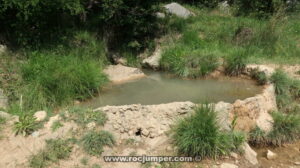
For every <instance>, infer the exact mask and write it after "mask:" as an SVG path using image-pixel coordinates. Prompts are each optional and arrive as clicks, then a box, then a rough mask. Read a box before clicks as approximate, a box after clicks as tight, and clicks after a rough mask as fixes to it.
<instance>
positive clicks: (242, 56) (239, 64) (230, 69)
mask: <svg viewBox="0 0 300 168" xmlns="http://www.w3.org/2000/svg"><path fill="white" fill-rule="evenodd" d="M247 56H248V53H247V51H244V50H236V51H235V52H234V53H233V54H232V55H231V56H228V57H227V58H226V60H225V62H226V63H225V73H226V74H227V75H230V76H239V75H241V74H242V72H243V71H244V70H245V68H246V63H247Z"/></svg>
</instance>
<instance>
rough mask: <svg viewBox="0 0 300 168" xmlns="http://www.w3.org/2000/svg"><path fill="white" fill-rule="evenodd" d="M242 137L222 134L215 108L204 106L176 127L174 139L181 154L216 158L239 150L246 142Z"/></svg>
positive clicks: (231, 133) (227, 133)
mask: <svg viewBox="0 0 300 168" xmlns="http://www.w3.org/2000/svg"><path fill="white" fill-rule="evenodd" d="M241 136H242V135H241V134H235V133H233V132H225V133H223V132H220V129H219V127H218V125H217V121H216V113H215V112H214V110H213V108H212V107H209V106H208V105H203V106H201V107H199V108H197V109H196V110H195V114H194V115H191V116H189V117H187V118H185V119H183V120H181V121H180V122H179V123H178V125H176V127H175V128H174V135H173V139H174V144H175V145H176V146H177V147H178V152H179V153H180V154H185V155H188V156H200V157H202V158H204V157H213V158H215V157H218V156H221V155H226V154H229V153H230V151H232V150H234V149H237V148H238V146H239V145H240V144H241V143H242V142H241V141H244V138H242V137H241Z"/></svg>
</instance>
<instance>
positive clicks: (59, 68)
mask: <svg viewBox="0 0 300 168" xmlns="http://www.w3.org/2000/svg"><path fill="white" fill-rule="evenodd" d="M22 77H23V79H24V82H25V84H26V87H25V89H24V92H25V94H24V105H25V106H26V107H29V108H33V109H38V108H41V107H45V106H52V105H63V104H65V103H68V102H70V101H71V100H73V99H80V100H82V99H85V98H87V97H91V96H92V95H93V94H94V93H95V92H96V91H98V89H99V88H100V87H101V86H102V85H103V84H105V83H106V82H107V78H106V76H105V75H104V74H103V73H102V72H101V65H100V64H99V63H98V62H95V61H93V60H92V59H86V60H84V59H82V58H78V57H74V56H72V55H69V56H58V55H56V54H53V53H38V52H37V53H32V54H31V56H30V59H29V60H28V62H27V63H25V64H24V65H23V66H22Z"/></svg>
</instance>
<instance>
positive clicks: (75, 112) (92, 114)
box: [67, 106, 107, 126]
mask: <svg viewBox="0 0 300 168" xmlns="http://www.w3.org/2000/svg"><path fill="white" fill-rule="evenodd" d="M68 112H69V114H70V117H69V118H67V119H69V120H73V121H75V122H76V123H78V124H79V125H81V126H85V125H86V124H88V123H90V122H95V124H96V125H98V126H103V125H104V124H105V122H106V120H107V117H106V115H105V113H103V112H101V111H93V109H89V108H85V107H77V106H75V107H71V108H69V109H68Z"/></svg>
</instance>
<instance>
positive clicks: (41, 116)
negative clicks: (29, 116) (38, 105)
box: [33, 111, 47, 121]
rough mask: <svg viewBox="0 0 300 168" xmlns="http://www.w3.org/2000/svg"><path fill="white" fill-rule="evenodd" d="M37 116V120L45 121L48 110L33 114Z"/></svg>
mask: <svg viewBox="0 0 300 168" xmlns="http://www.w3.org/2000/svg"><path fill="white" fill-rule="evenodd" d="M33 116H34V117H35V118H36V121H43V120H45V119H46V117H47V112H46V111H38V112H36V113H34V115H33Z"/></svg>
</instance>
